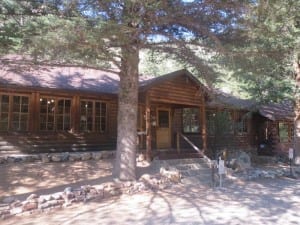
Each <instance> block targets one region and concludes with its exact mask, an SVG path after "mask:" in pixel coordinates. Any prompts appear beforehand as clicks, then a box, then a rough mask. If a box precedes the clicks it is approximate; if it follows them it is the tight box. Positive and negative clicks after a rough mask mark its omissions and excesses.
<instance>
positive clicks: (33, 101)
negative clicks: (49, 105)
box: [28, 92, 40, 132]
mask: <svg viewBox="0 0 300 225" xmlns="http://www.w3.org/2000/svg"><path fill="white" fill-rule="evenodd" d="M39 102H40V93H38V92H32V93H31V98H30V110H29V112H31V113H30V115H29V126H28V130H29V131H30V132H34V131H38V130H39V124H38V122H39V119H38V118H36V117H37V115H39V104H40V103H39Z"/></svg>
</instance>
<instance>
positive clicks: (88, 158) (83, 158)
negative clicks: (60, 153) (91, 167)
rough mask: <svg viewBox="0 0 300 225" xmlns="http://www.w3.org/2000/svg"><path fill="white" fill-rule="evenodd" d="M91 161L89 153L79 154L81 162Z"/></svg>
mask: <svg viewBox="0 0 300 225" xmlns="http://www.w3.org/2000/svg"><path fill="white" fill-rule="evenodd" d="M90 159H91V153H89V152H84V153H82V154H81V160H83V161H87V160H90Z"/></svg>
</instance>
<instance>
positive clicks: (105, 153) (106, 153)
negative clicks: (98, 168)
mask: <svg viewBox="0 0 300 225" xmlns="http://www.w3.org/2000/svg"><path fill="white" fill-rule="evenodd" d="M114 156H115V151H103V152H102V158H103V159H111V158H113V157H114Z"/></svg>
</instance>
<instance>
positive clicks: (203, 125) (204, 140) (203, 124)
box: [200, 95, 207, 151]
mask: <svg viewBox="0 0 300 225" xmlns="http://www.w3.org/2000/svg"><path fill="white" fill-rule="evenodd" d="M200 112H201V122H200V123H201V128H202V132H201V136H202V137H201V138H202V143H203V144H202V146H203V150H204V151H206V150H207V133H206V110H205V99H204V95H203V97H202V105H201V106H200Z"/></svg>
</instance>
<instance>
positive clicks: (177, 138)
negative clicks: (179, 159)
mask: <svg viewBox="0 0 300 225" xmlns="http://www.w3.org/2000/svg"><path fill="white" fill-rule="evenodd" d="M176 144H177V153H178V154H179V153H180V136H179V131H177V133H176Z"/></svg>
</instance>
